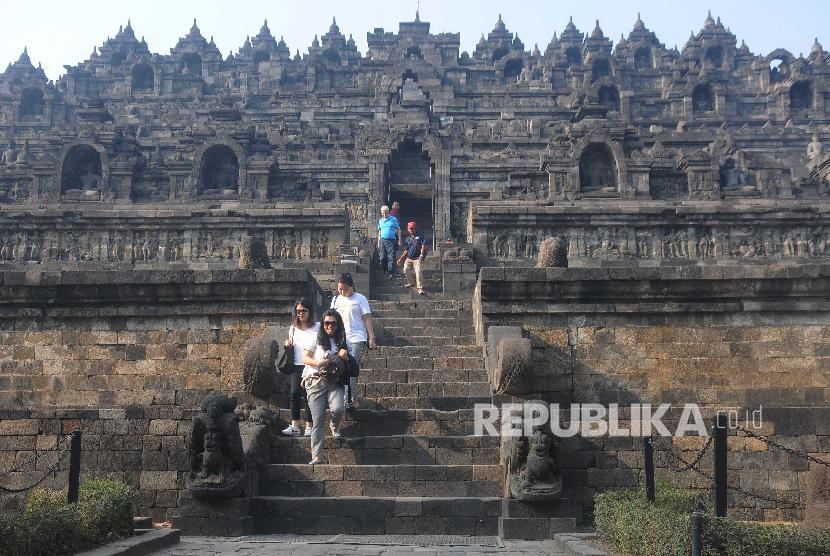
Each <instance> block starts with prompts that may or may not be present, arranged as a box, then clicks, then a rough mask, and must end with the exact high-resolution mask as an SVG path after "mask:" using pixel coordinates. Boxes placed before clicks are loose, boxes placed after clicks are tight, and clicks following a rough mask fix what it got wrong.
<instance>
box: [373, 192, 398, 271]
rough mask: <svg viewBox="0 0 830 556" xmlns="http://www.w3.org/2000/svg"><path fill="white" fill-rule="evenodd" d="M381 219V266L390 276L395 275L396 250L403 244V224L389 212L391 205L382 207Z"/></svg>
mask: <svg viewBox="0 0 830 556" xmlns="http://www.w3.org/2000/svg"><path fill="white" fill-rule="evenodd" d="M380 214H381V217H380V220H378V254H379V255H380V267H381V268H382V269H383V270H384V271H386V273H387V274H388V275H389V277H390V278H392V277H393V276H394V275H395V251H396V249H395V248H396V247H397V246H398V245H399V244H401V245H402V243H401V225H400V223H399V222H398V219H397V218H395V217H394V216H392V215H391V214H389V207H388V206H386V205H383V206H382V207H380Z"/></svg>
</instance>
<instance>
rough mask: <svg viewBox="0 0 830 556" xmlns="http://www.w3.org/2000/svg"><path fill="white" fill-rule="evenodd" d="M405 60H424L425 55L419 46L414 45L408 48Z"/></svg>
mask: <svg viewBox="0 0 830 556" xmlns="http://www.w3.org/2000/svg"><path fill="white" fill-rule="evenodd" d="M404 58H405V59H406V60H423V59H424V55H423V53H421V49H420V48H419V47H418V45H417V44H414V45H412V46H410V47H407V49H406V52H405V53H404Z"/></svg>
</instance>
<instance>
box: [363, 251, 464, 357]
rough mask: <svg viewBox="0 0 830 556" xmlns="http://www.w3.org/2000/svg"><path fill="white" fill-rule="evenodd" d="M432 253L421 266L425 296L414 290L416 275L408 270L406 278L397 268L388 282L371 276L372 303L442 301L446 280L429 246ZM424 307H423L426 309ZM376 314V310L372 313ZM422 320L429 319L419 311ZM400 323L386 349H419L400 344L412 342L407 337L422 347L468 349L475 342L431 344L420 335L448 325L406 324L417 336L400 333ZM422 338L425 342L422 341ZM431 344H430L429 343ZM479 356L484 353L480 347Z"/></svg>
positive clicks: (378, 274)
mask: <svg viewBox="0 0 830 556" xmlns="http://www.w3.org/2000/svg"><path fill="white" fill-rule="evenodd" d="M427 247H428V249H429V253H428V254H427V257H426V259H425V260H424V261H423V262H422V263H421V285H422V286H423V288H424V291H425V292H426V294H425V296H424V295H419V294H418V290H417V289H416V288H415V286H414V284H415V271H414V270H411V269H410V270H409V272H408V276H407V278H404V276H403V274H402V273H401V272H402V270H403V266H402V265H397V266H395V277H394V278H391V279H390V278H388V277H387V276H386V275H385V274H384V273H382V272H380V271H378V270H377V269H376V271H375V272H372V277H371V284H372V286H371V288H372V299H373V300H377V301H393V302H401V301H410V300H416V299H424V298H426V299H435V298H438V297H442V295H441V292H442V290H443V277H442V274H441V260H440V259H441V257H440V254H439V253H435V252H432V249H431V247H430V246H427ZM400 255H401V251H400V250H399V251H398V256H399V257H400ZM406 282H411V283H412V284H413V285H412V286H411V287H409V288H406V287H404V284H405V283H406ZM427 306H428V305H425V306H424V307H427ZM372 310H373V311H374V308H373V309H372ZM418 315H419V318H427V315H426V313H425V311H424V309H418ZM406 316H412V317H415V316H416V315H413V314H409V313H407V315H406ZM431 318H440V315H439V316H436V317H431ZM462 323H463V324H464V325H471V323H472V315H471V316H470V318H469V319H467V320H463V321H462ZM400 324H401V323H400V322H399V323H397V324H392V325H391V327H392V328H393V329H394V330H391V331H390V332H391V333H390V334H389V341H390V342H394V343H393V344H385V345H396V346H397V345H419V344H416V343H408V344H407V343H401V342H407V341H410V340H408V338H407V337H406V336H409V335H411V336H413V337H414V339H413V340H411V341H412V342H418V341H420V342H424V343H423V344H421V345H456V344H458V345H469V344H473V343H474V342H473V341H470V342H467V341H466V340H463V341H459V342H453V343H451V344H435V343H432V342H431V338H430V337H429V334H428V333H427V334H421V332H423V328H424V326H431V325H433V324H438V325H440V324H447V323H446V322H445V323H440V322H437V321H436V322H429V321H418V322H415V323H409V322H408V321H407V323H405V324H406V326H408V327H409V326H415V328H416V330H415V333H404V332H403V330H402V329H401V326H400ZM422 338H423V339H422ZM427 342H429V343H427ZM478 352H479V353H480V352H481V347H478Z"/></svg>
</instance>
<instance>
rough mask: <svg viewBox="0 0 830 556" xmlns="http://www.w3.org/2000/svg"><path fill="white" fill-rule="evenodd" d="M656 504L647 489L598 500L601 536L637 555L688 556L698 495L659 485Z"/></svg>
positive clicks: (606, 495)
mask: <svg viewBox="0 0 830 556" xmlns="http://www.w3.org/2000/svg"><path fill="white" fill-rule="evenodd" d="M655 490H656V493H657V495H656V497H655V501H654V503H653V504H650V503H649V502H648V501H647V500H646V495H645V491H644V490H643V489H637V490H631V489H626V490H615V491H609V492H603V493H602V494H598V495H597V496H596V498H595V500H594V525H595V526H596V529H597V534H598V535H599V537H600V538H601V539H602V540H603V541H604V542H606V543H608V544H609V545H611V546H612V547H614V548H615V549H616V550H620V551H622V552H629V553H631V554H634V555H638V556H639V555H647V556H654V555H665V556H675V555H676V556H687V554H688V552H689V546H690V543H691V533H690V529H689V519H688V516H689V514H690V513H691V512H692V510H693V509H694V507H695V503H696V500H697V494H696V493H695V492H693V491H690V490H686V489H681V488H677V487H675V486H672V485H669V484H658V485H657V488H656V489H655Z"/></svg>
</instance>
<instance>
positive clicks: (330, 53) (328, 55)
mask: <svg viewBox="0 0 830 556" xmlns="http://www.w3.org/2000/svg"><path fill="white" fill-rule="evenodd" d="M323 59H324V60H326V61H327V62H328V63H329V64H333V65H335V66H339V65H340V53H339V52H337V50H335V49H334V48H328V49H326V50H324V51H323Z"/></svg>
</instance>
